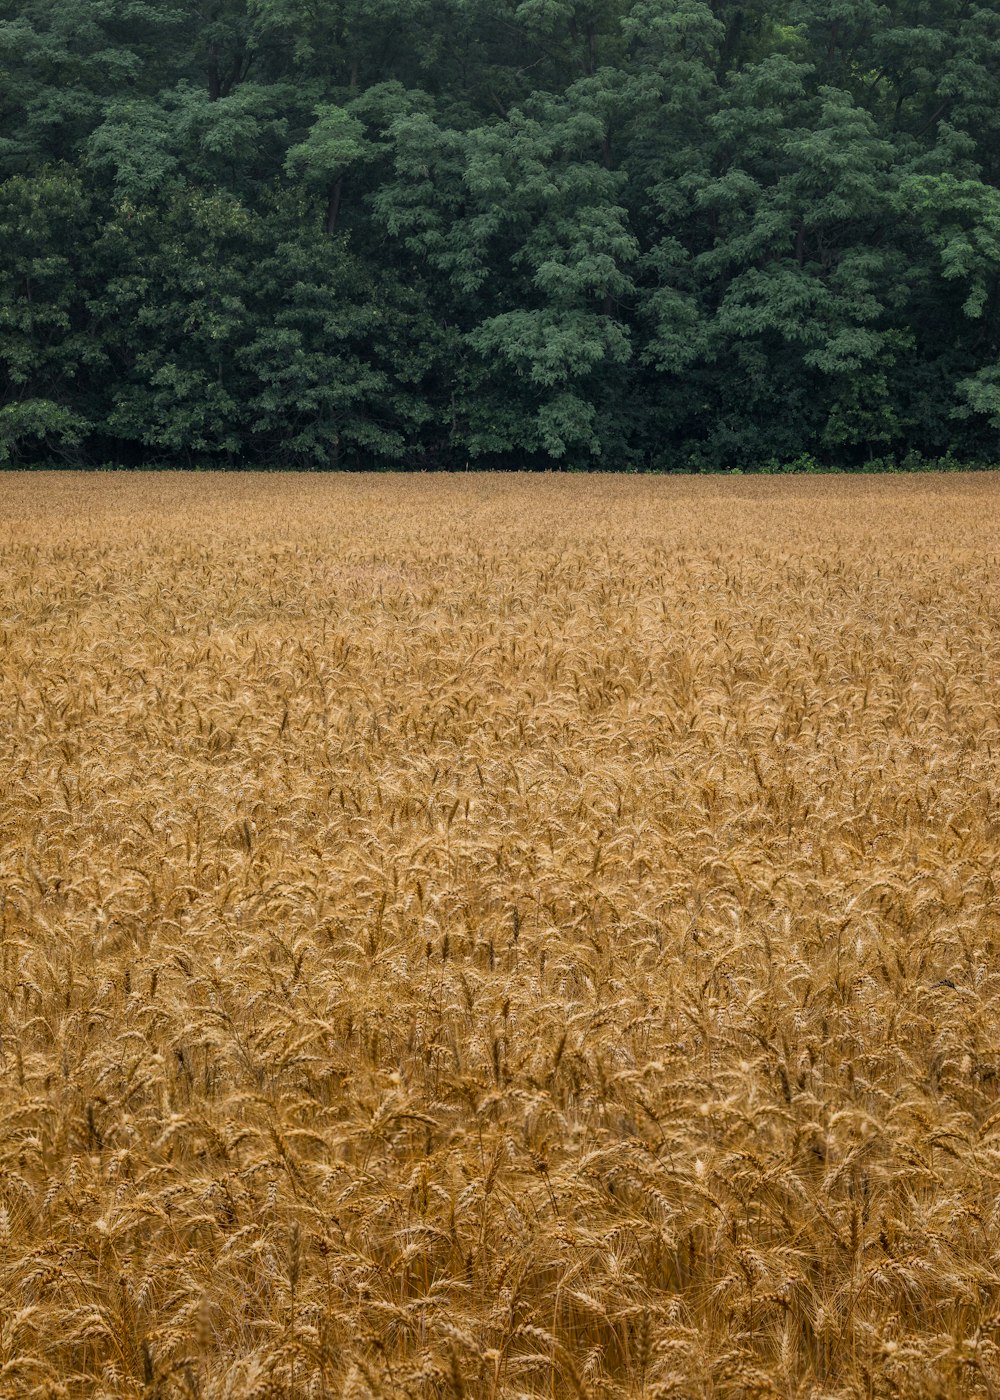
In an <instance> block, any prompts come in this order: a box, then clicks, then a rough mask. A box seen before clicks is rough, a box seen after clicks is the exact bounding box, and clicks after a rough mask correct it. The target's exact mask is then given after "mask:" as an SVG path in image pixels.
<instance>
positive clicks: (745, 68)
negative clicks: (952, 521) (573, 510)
mask: <svg viewBox="0 0 1000 1400" xmlns="http://www.w3.org/2000/svg"><path fill="white" fill-rule="evenodd" d="M0 79H2V80H0V262H2V269H3V276H2V279H0V367H2V368H0V462H2V463H7V464H34V463H37V462H49V463H58V462H64V463H67V464H79V465H86V464H92V463H108V462H116V463H120V464H125V465H140V464H149V465H158V464H164V463H170V464H175V465H194V464H199V465H216V466H244V465H245V466H274V467H303V468H325V467H331V466H344V467H372V466H380V465H381V466H398V467H404V468H435V467H461V466H465V465H466V464H471V465H474V466H475V465H483V466H493V465H506V466H510V465H518V466H535V467H540V466H557V465H562V466H574V467H577V466H586V465H594V466H598V465H599V466H603V467H607V468H622V469H671V468H686V469H692V468H693V469H701V468H708V467H719V466H727V467H741V468H743V469H753V468H756V467H761V466H764V465H767V464H772V463H793V462H795V461H796V460H798V459H801V458H803V457H804V456H808V457H809V458H810V459H814V460H818V461H829V462H831V463H834V462H835V463H838V464H841V465H845V466H849V467H850V466H861V465H864V464H865V463H866V462H868V461H870V459H871V458H872V457H884V458H888V459H894V460H917V459H928V458H930V459H934V458H939V457H941V456H944V455H946V454H953V455H954V456H955V457H957V458H960V459H963V460H997V458H998V457H1000V452H998V450H997V439H998V432H1000V187H998V186H1000V0H885V2H884V3H879V0H808V3H806V0H0Z"/></svg>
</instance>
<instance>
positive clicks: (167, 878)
mask: <svg viewBox="0 0 1000 1400" xmlns="http://www.w3.org/2000/svg"><path fill="white" fill-rule="evenodd" d="M2 490H3V500H4V504H3V506H2V510H0V583H2V599H0V601H2V617H0V685H2V695H3V706H2V709H0V886H2V887H0V1395H2V1396H10V1397H42V1396H46V1397H56V1396H65V1397H71V1396H85V1395H86V1396H105V1397H109V1398H110V1397H139V1396H142V1397H146V1398H147V1400H154V1397H155V1398H156V1400H194V1398H195V1397H201V1398H202V1400H223V1397H232V1400H236V1397H240V1400H265V1398H266V1397H275V1400H277V1397H289V1400H292V1397H343V1400H349V1397H357V1400H368V1398H369V1397H383V1396H386V1397H396V1396H400V1397H404V1396H405V1397H415V1398H416V1397H428V1398H429V1397H442V1398H443V1397H455V1398H456V1400H462V1398H463V1397H465V1400H478V1398H479V1397H483V1398H484V1400H515V1397H522V1396H523V1397H549V1400H555V1398H556V1397H558V1398H560V1400H561V1397H572V1396H578V1397H593V1400H598V1398H599V1397H609V1398H610V1397H623V1398H624V1397H645V1398H646V1400H654V1397H657V1398H658V1400H708V1397H718V1400H723V1398H727V1400H728V1397H732V1400H737V1397H751V1396H754V1397H770V1396H780V1397H793V1396H795V1397H806V1396H810V1397H817V1398H818V1397H833V1396H838V1397H841V1396H843V1397H857V1400H868V1398H869V1397H885V1398H886V1400H889V1397H894V1400H930V1398H931V1397H942V1398H943V1397H955V1400H957V1398H958V1397H967V1396H968V1397H972V1396H983V1397H994V1396H996V1395H998V1394H1000V964H998V943H1000V898H998V888H997V887H998V878H1000V877H998V870H1000V864H998V856H1000V839H998V838H1000V703H998V696H1000V567H998V565H1000V530H998V526H1000V511H998V508H997V502H998V495H997V487H996V483H995V481H994V479H992V478H989V477H961V476H950V477H935V476H927V477H920V478H909V479H896V478H892V479H841V478H834V479H820V480H792V481H781V480H772V479H765V480H753V481H750V480H741V481H735V480H731V479H729V480H719V479H715V480H669V479H667V480H641V479H627V478H618V479H615V478H585V479H581V478H562V479H560V478H548V477H547V478H517V477H506V476H490V477H467V478H443V479H439V478H415V477H399V478H393V477H387V476H380V477H375V478H365V477H349V478H342V477H335V478H331V477H307V478H301V477H298V478H290V477H260V476H240V477H224V478H223V477H182V476H174V475H165V476H156V477H126V476H76V475H73V476H59V475H51V476H46V475H39V476H30V477H28V476H7V477H5V478H4V479H3V487H2Z"/></svg>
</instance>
